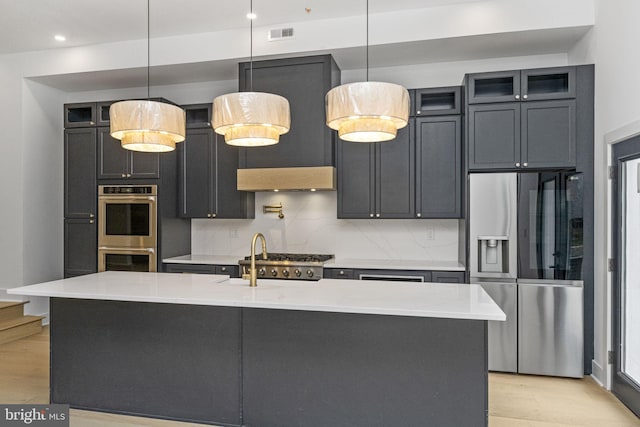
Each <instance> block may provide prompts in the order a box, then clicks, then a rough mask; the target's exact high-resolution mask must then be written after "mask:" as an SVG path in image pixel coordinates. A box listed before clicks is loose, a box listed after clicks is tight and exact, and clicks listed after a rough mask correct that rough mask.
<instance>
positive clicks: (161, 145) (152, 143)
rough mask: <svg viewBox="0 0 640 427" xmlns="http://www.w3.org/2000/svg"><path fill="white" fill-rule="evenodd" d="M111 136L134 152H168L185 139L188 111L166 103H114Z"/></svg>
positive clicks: (111, 114) (110, 115) (111, 116)
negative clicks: (186, 113)
mask: <svg viewBox="0 0 640 427" xmlns="http://www.w3.org/2000/svg"><path fill="white" fill-rule="evenodd" d="M109 118H110V122H111V136H112V137H114V138H115V139H119V140H120V141H121V145H122V147H123V148H126V149H127V150H132V151H144V152H166V151H172V150H175V148H176V143H177V142H182V141H184V138H185V123H186V117H185V112H184V110H183V109H182V108H180V107H176V106H175V105H171V104H166V103H164V102H156V101H148V100H134V101H121V102H116V103H114V104H111V107H110V108H109Z"/></svg>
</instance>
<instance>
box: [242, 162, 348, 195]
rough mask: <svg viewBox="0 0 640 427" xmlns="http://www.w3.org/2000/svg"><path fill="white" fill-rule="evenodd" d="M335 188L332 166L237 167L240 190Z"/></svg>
mask: <svg viewBox="0 0 640 427" xmlns="http://www.w3.org/2000/svg"><path fill="white" fill-rule="evenodd" d="M335 189H336V168H335V167H333V166H317V167H293V168H253V169H238V190H240V191H316V190H317V191H320V190H335Z"/></svg>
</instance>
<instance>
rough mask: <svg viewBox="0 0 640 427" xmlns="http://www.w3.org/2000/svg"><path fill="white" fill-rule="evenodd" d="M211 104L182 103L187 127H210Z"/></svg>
mask: <svg viewBox="0 0 640 427" xmlns="http://www.w3.org/2000/svg"><path fill="white" fill-rule="evenodd" d="M212 107H213V106H212V104H211V103H208V104H192V105H184V106H182V108H184V111H185V115H186V120H187V122H186V125H187V129H191V128H210V127H211V110H212Z"/></svg>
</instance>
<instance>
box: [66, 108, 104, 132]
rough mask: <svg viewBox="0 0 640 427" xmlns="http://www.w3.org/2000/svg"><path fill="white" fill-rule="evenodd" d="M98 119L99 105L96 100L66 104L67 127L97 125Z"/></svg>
mask: <svg viewBox="0 0 640 427" xmlns="http://www.w3.org/2000/svg"><path fill="white" fill-rule="evenodd" d="M96 121H97V107H96V103H95V102H83V103H76V104H65V105H64V127H65V129H71V128H84V127H91V126H95V125H96Z"/></svg>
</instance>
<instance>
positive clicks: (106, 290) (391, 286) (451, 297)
mask: <svg viewBox="0 0 640 427" xmlns="http://www.w3.org/2000/svg"><path fill="white" fill-rule="evenodd" d="M7 293H9V294H13V295H28V296H46V297H58V298H79V299H97V300H113V301H135V302H152V303H170V304H194V305H210V306H226V307H248V308H268V309H279V310H304V311H323V312H336V313H358V314H380V315H394V316H412V317H438V318H450V319H475V320H505V314H504V313H503V312H502V310H500V308H499V307H498V305H497V304H496V303H495V302H494V301H493V300H492V299H491V298H490V297H489V296H488V295H487V294H486V293H485V292H484V290H482V288H481V287H480V286H479V285H468V284H450V283H409V282H383V281H359V280H333V279H323V280H320V281H318V282H302V281H296V280H258V287H256V288H251V287H249V285H248V282H247V281H245V280H242V279H229V277H228V276H222V275H203V274H179V273H135V272H119V271H107V272H104V273H96V274H89V275H86V276H79V277H74V278H70V279H62V280H56V281H53V282H46V283H40V284H37V285H31V286H24V287H20V288H13V289H9V290H7Z"/></svg>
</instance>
